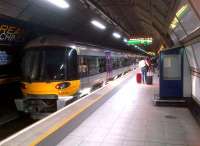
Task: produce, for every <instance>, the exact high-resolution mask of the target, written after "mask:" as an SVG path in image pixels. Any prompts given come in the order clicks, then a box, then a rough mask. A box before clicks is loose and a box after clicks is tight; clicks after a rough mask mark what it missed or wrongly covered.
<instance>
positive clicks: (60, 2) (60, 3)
mask: <svg viewBox="0 0 200 146" xmlns="http://www.w3.org/2000/svg"><path fill="white" fill-rule="evenodd" d="M46 1H48V2H50V3H52V4H54V5H56V6H57V7H59V8H63V9H66V8H69V7H70V5H69V3H67V2H66V1H65V0H46Z"/></svg>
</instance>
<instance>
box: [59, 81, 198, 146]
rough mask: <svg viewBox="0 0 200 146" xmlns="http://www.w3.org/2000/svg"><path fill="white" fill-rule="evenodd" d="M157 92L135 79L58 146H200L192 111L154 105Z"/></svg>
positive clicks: (154, 86) (153, 87)
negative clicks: (153, 99) (139, 83)
mask: <svg viewBox="0 0 200 146" xmlns="http://www.w3.org/2000/svg"><path fill="white" fill-rule="evenodd" d="M156 90H157V89H156V85H153V86H148V85H138V84H137V83H136V82H135V78H132V79H131V80H129V81H128V82H127V83H126V84H125V85H124V86H123V88H121V89H120V90H119V91H118V92H117V93H115V94H114V95H113V96H112V97H111V98H110V99H109V100H108V101H107V102H106V103H105V104H104V105H102V106H101V107H100V108H99V109H98V110H97V111H95V112H94V113H93V114H92V115H91V116H90V117H89V118H88V119H87V120H85V121H84V122H83V123H82V124H81V125H80V126H79V127H78V128H77V129H75V130H74V131H73V132H72V133H71V134H70V135H68V136H67V137H66V138H65V139H64V140H63V141H61V142H60V143H59V144H58V146H200V127H199V126H198V125H197V123H196V121H195V120H194V119H193V117H192V115H191V114H190V112H189V110H188V109H186V108H174V107H157V106H154V105H153V103H152V98H153V95H154V93H155V91H156Z"/></svg>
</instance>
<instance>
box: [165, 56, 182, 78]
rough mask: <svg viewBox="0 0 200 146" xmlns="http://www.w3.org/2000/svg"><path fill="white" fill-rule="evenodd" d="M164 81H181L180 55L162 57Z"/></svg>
mask: <svg viewBox="0 0 200 146" xmlns="http://www.w3.org/2000/svg"><path fill="white" fill-rule="evenodd" d="M163 76H164V80H181V55H163Z"/></svg>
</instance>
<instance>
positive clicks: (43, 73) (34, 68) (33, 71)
mask: <svg viewBox="0 0 200 146" xmlns="http://www.w3.org/2000/svg"><path fill="white" fill-rule="evenodd" d="M76 63H77V54H76V51H73V49H70V48H69V49H66V48H55V47H50V48H32V49H27V50H26V51H25V54H24V57H23V61H22V73H23V79H24V80H25V81H28V82H32V81H60V80H73V79H77V78H78V76H77V74H78V69H77V64H76ZM70 70H71V72H70Z"/></svg>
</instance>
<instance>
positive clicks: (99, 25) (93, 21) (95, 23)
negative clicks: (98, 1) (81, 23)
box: [91, 20, 106, 29]
mask: <svg viewBox="0 0 200 146" xmlns="http://www.w3.org/2000/svg"><path fill="white" fill-rule="evenodd" d="M91 23H92V24H93V25H94V26H96V27H98V28H100V29H106V26H105V25H103V24H102V23H100V22H99V21H96V20H92V21H91Z"/></svg>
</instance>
